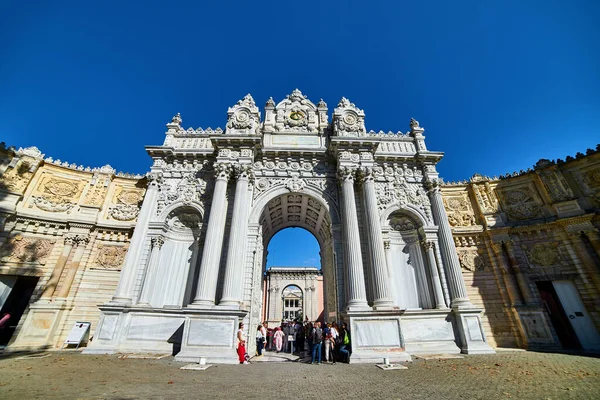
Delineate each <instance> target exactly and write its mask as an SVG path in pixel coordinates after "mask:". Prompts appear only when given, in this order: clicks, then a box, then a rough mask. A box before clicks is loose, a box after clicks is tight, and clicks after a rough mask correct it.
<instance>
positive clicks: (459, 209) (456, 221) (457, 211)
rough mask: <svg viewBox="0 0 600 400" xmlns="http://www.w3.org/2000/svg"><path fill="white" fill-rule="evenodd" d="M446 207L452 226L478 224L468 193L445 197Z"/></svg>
mask: <svg viewBox="0 0 600 400" xmlns="http://www.w3.org/2000/svg"><path fill="white" fill-rule="evenodd" d="M444 206H445V208H446V213H447V214H448V222H449V223H450V225H452V226H455V227H459V226H471V225H475V224H476V222H475V215H474V214H473V210H472V209H471V203H470V202H469V198H468V195H467V194H466V193H464V194H461V195H460V196H452V197H445V198H444Z"/></svg>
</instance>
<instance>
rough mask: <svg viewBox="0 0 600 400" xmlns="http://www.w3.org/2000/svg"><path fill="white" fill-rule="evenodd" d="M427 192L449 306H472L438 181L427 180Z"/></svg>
mask: <svg viewBox="0 0 600 400" xmlns="http://www.w3.org/2000/svg"><path fill="white" fill-rule="evenodd" d="M427 186H428V194H429V200H430V202H431V209H432V212H433V219H434V220H435V223H436V224H437V225H438V227H439V231H438V237H439V243H440V251H441V253H442V259H443V260H444V265H445V267H446V271H447V273H448V284H449V287H450V297H451V299H452V302H451V306H452V307H453V308H454V307H473V304H471V301H470V300H469V296H468V295H467V287H466V285H465V281H464V279H463V276H462V271H461V268H460V262H459V261H458V255H457V253H456V246H455V245H454V239H453V238H452V229H451V228H450V223H449V222H448V215H447V214H446V210H445V209H444V203H443V201H442V193H441V192H440V188H439V183H438V182H437V181H428V182H427Z"/></svg>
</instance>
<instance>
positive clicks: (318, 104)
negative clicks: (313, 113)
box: [317, 99, 327, 108]
mask: <svg viewBox="0 0 600 400" xmlns="http://www.w3.org/2000/svg"><path fill="white" fill-rule="evenodd" d="M317 108H327V103H325V102H324V101H323V99H321V100H319V103H317Z"/></svg>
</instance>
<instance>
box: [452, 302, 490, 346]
mask: <svg viewBox="0 0 600 400" xmlns="http://www.w3.org/2000/svg"><path fill="white" fill-rule="evenodd" d="M452 311H453V313H454V316H455V321H456V328H457V329H456V330H457V333H458V338H459V340H460V348H461V352H462V353H465V354H495V353H496V352H495V351H494V349H492V348H491V347H490V345H489V344H488V342H487V340H486V338H485V332H484V330H483V325H482V324H481V311H482V310H481V309H480V308H469V309H465V308H454V309H453V310H452Z"/></svg>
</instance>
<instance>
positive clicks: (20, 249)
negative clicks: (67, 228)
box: [0, 235, 55, 265]
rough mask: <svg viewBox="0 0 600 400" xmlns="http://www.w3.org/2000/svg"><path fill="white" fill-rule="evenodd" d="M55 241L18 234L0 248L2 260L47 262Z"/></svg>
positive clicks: (42, 263) (41, 263)
mask: <svg viewBox="0 0 600 400" xmlns="http://www.w3.org/2000/svg"><path fill="white" fill-rule="evenodd" d="M54 243H55V241H54V240H51V239H39V238H31V237H24V236H22V235H16V236H15V237H13V238H11V239H9V240H8V241H7V242H6V243H4V245H3V246H2V248H1V249H0V257H1V258H0V260H1V261H2V262H19V263H37V264H40V265H44V264H46V260H47V258H48V256H49V255H50V252H51V251H52V246H53V245H54Z"/></svg>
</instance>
